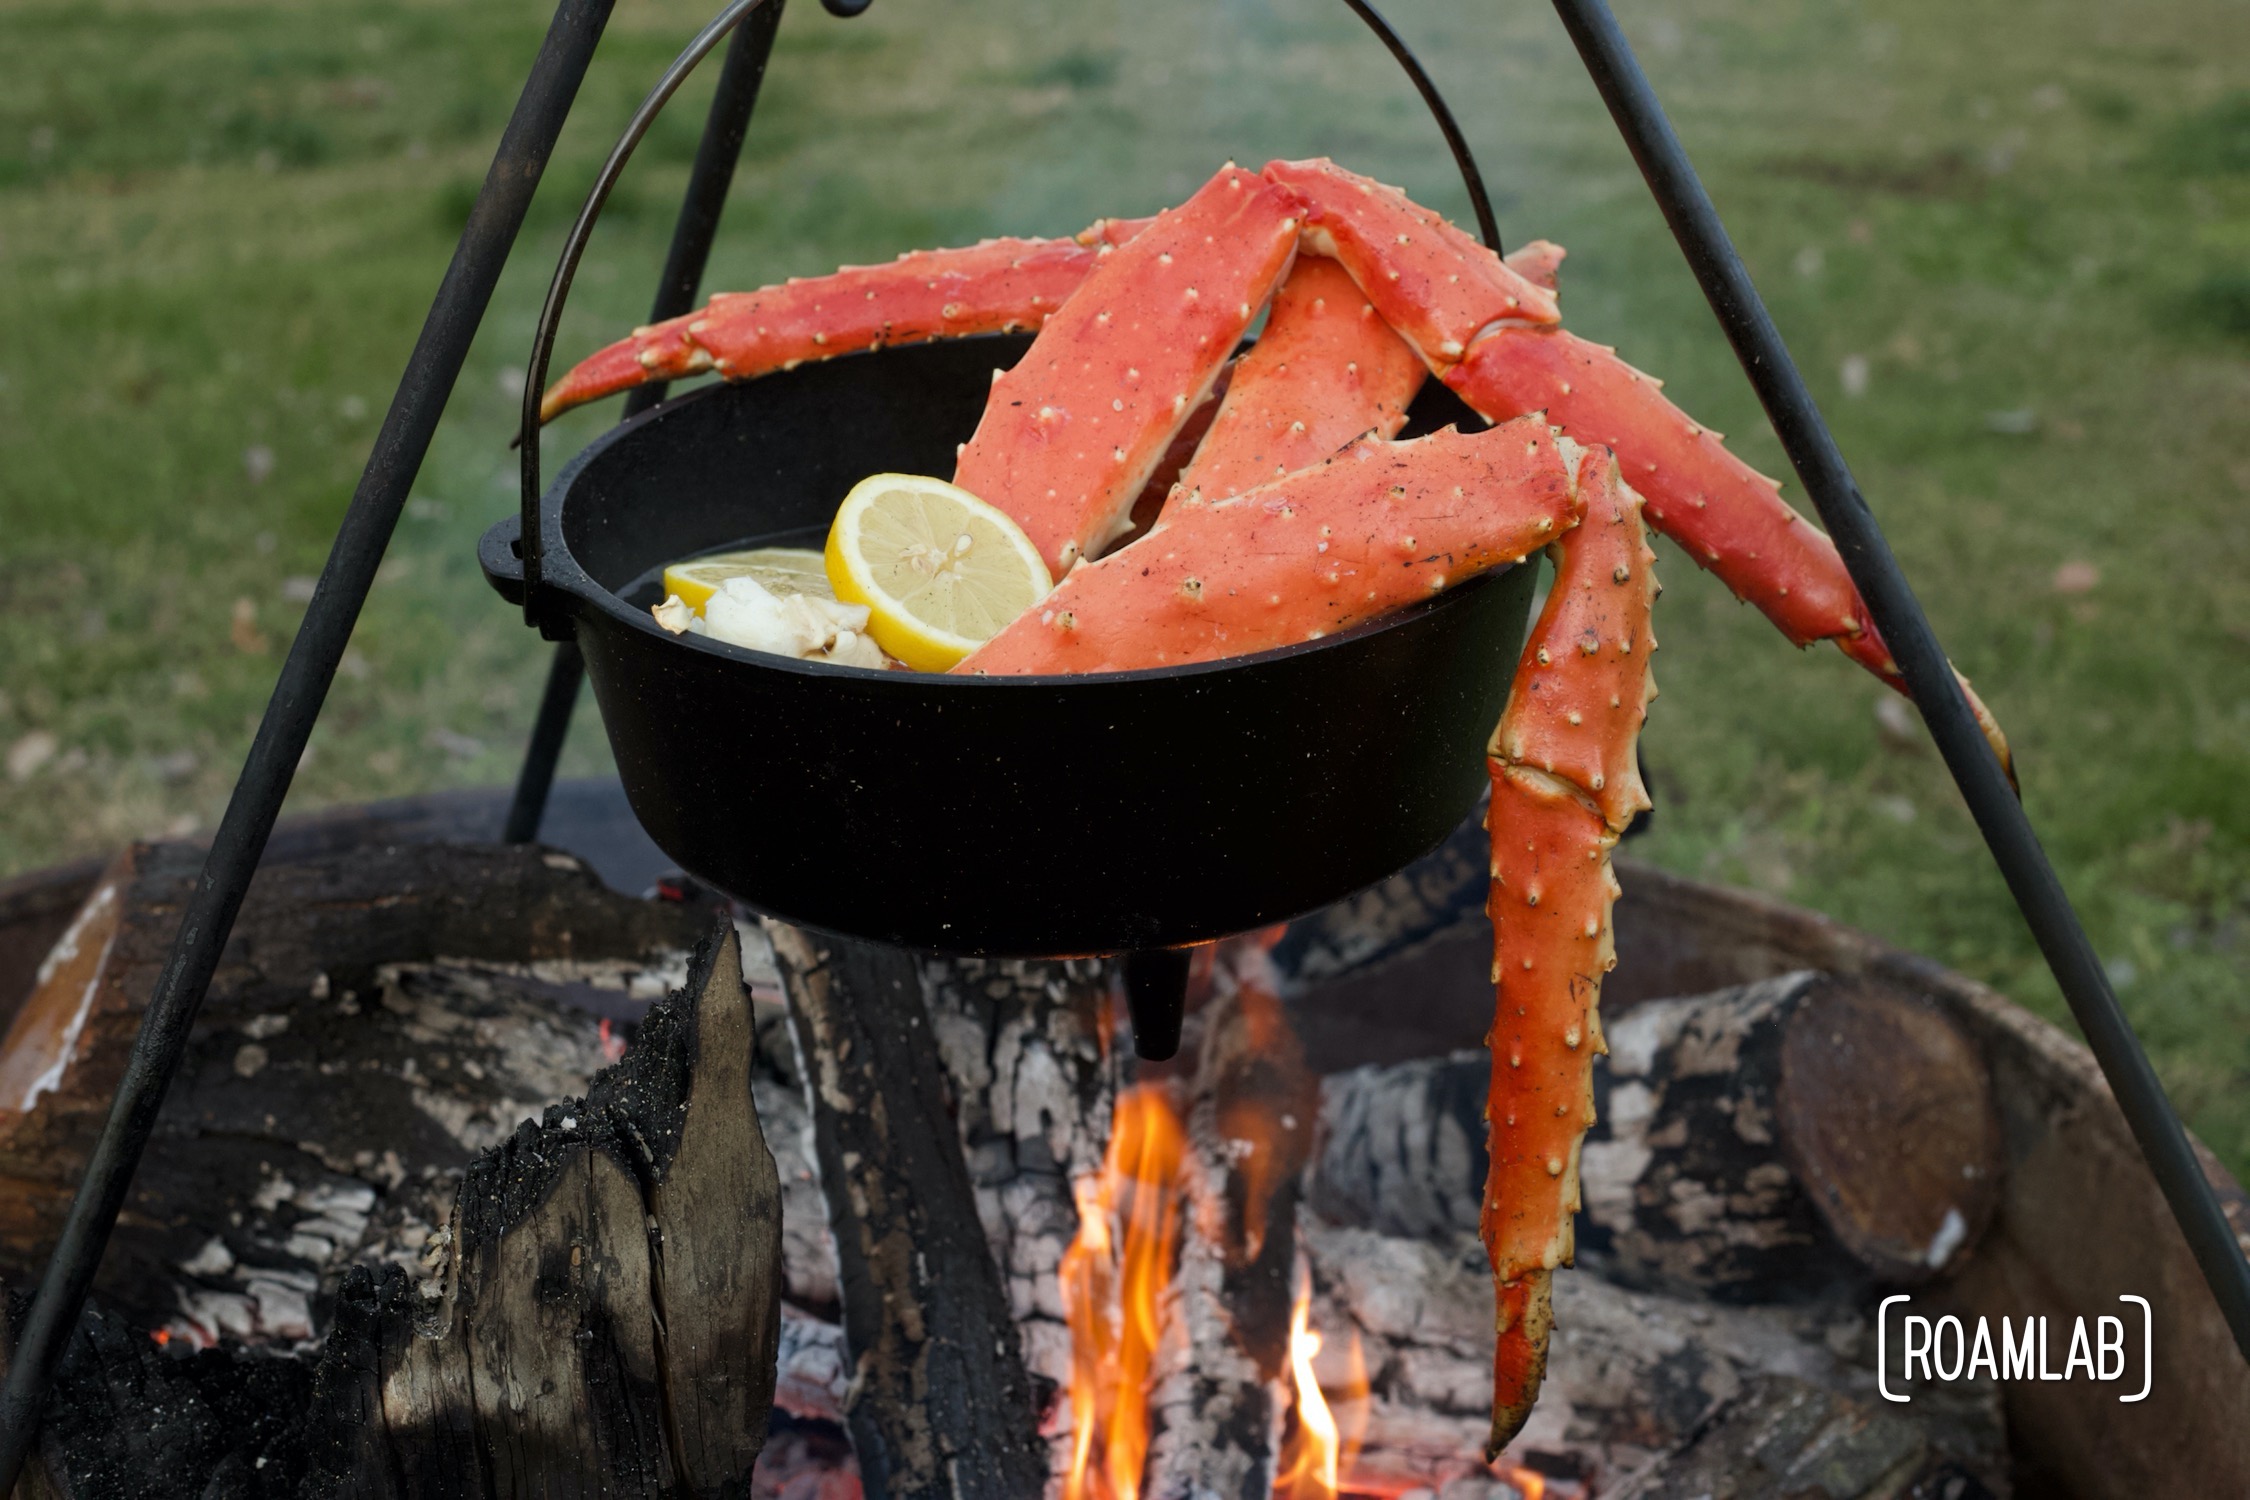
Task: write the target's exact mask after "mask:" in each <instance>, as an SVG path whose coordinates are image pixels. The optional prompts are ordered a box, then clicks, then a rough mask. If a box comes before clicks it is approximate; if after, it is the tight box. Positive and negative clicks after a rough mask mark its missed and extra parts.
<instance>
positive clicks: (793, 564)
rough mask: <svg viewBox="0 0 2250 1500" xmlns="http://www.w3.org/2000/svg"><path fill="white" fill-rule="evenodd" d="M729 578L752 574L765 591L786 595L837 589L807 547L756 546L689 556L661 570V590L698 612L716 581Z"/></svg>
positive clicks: (821, 594) (828, 595)
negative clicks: (676, 597) (662, 580)
mask: <svg viewBox="0 0 2250 1500" xmlns="http://www.w3.org/2000/svg"><path fill="white" fill-rule="evenodd" d="M729 578H755V579H756V580H757V581H758V582H760V583H762V584H764V585H765V587H766V591H767V592H768V593H771V594H779V595H783V596H785V597H786V596H787V595H790V594H809V595H811V596H812V597H813V598H816V599H833V598H835V597H836V591H835V590H834V589H832V588H830V587H829V585H828V569H827V568H826V566H825V565H824V564H823V563H822V562H821V557H820V554H819V553H817V552H815V551H813V550H812V549H811V548H810V547H755V548H752V549H751V550H749V551H747V552H714V553H712V554H710V555H709V556H707V557H692V558H689V559H688V560H687V561H686V562H676V563H674V564H672V565H671V566H670V567H668V568H666V569H665V570H664V592H665V593H667V594H677V595H679V596H680V602H681V603H682V604H685V605H686V606H687V607H688V608H689V609H692V610H694V611H695V612H696V613H697V614H701V613H703V606H704V605H706V604H708V603H710V602H711V596H712V595H713V594H715V593H717V592H718V591H719V585H721V584H723V583H725V582H726V581H727V580H728V579H729Z"/></svg>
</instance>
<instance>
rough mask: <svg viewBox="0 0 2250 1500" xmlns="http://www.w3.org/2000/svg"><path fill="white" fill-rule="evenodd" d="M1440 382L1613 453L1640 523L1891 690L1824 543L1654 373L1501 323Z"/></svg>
mask: <svg viewBox="0 0 2250 1500" xmlns="http://www.w3.org/2000/svg"><path fill="white" fill-rule="evenodd" d="M1445 383H1446V384H1447V385H1450V386H1452V387H1453V389H1454V390H1456V391H1458V392H1459V393H1460V395H1461V398H1462V399H1463V400H1465V401H1467V402H1468V403H1469V405H1470V406H1472V407H1474V408H1475V409H1476V410H1477V411H1478V412H1479V413H1480V414H1482V415H1483V416H1485V417H1488V418H1490V419H1492V420H1494V421H1505V420H1507V419H1508V418H1511V417H1516V416H1521V415H1523V414H1525V413H1527V412H1534V411H1543V412H1545V413H1546V415H1547V419H1548V420H1549V421H1551V422H1554V423H1556V424H1557V425H1558V426H1560V427H1561V428H1562V429H1563V430H1564V431H1565V432H1567V433H1568V434H1570V436H1571V437H1573V438H1575V439H1577V440H1578V441H1579V442H1582V443H1601V444H1605V445H1607V446H1608V447H1610V448H1613V449H1614V450H1616V453H1617V455H1618V460H1619V463H1620V466H1621V467H1622V469H1623V471H1624V473H1625V474H1626V475H1627V477H1628V478H1629V479H1630V480H1631V481H1632V483H1633V484H1634V485H1635V486H1636V487H1638V488H1639V489H1640V490H1641V491H1642V492H1643V493H1644V494H1645V495H1647V497H1648V519H1649V522H1650V524H1652V525H1654V526H1655V527H1656V529H1657V530H1659V531H1661V532H1663V533H1664V534H1665V535H1666V536H1669V537H1671V538H1672V539H1673V540H1674V541H1676V542H1678V543H1679V544H1680V545H1681V546H1682V547H1683V548H1685V549H1686V551H1687V554H1688V556H1690V557H1692V558H1693V559H1695V561H1696V562H1697V563H1698V564H1699V565H1700V566H1702V567H1704V568H1707V569H1709V570H1710V571H1711V572H1713V573H1716V574H1717V575H1718V576H1719V579H1720V581H1721V582H1723V583H1725V584H1726V586H1727V587H1728V588H1730V589H1732V590H1733V591H1734V593H1735V595H1736V597H1738V598H1741V599H1744V600H1747V601H1748V602H1750V603H1751V604H1754V605H1756V606H1757V607H1758V608H1759V609H1760V610H1761V611H1762V612H1763V613H1764V614H1765V616H1766V618H1767V619H1769V620H1771V621H1773V623H1774V624H1775V625H1776V626H1777V627H1779V629H1780V630H1781V633H1782V634H1783V635H1786V636H1787V637H1789V639H1790V640H1792V641H1794V642H1795V643H1796V644H1798V645H1800V646H1803V645H1807V644H1809V643H1810V642H1813V641H1820V640H1833V641H1834V642H1836V644H1837V645H1838V646H1840V647H1841V648H1842V649H1843V652H1844V654H1845V655H1846V656H1849V657H1850V658H1852V659H1853V660H1854V661H1856V662H1858V663H1860V664H1861V665H1862V666H1864V667H1866V668H1867V669H1868V670H1869V671H1871V672H1873V673H1875V675H1876V676H1878V677H1880V678H1882V679H1883V680H1884V681H1885V682H1887V683H1889V684H1890V685H1891V686H1892V687H1894V688H1897V689H1898V690H1899V691H1901V692H1904V691H1905V683H1904V681H1903V680H1902V679H1901V678H1900V677H1899V675H1898V668H1897V666H1896V665H1895V664H1893V662H1892V661H1891V654H1890V651H1889V649H1888V648H1887V647H1885V646H1884V645H1883V641H1882V637H1881V636H1880V635H1878V634H1877V633H1876V630H1875V624H1874V621H1873V620H1871V619H1869V618H1868V614H1867V606H1866V604H1865V603H1863V602H1862V601H1861V599H1860V597H1859V591H1858V589H1856V588H1854V587H1853V586H1852V581H1851V576H1850V575H1849V574H1848V573H1846V572H1845V571H1844V564H1843V560H1842V559H1841V558H1840V557H1838V556H1837V554H1836V546H1835V543H1833V542H1831V541H1830V540H1829V539H1828V537H1827V534H1826V533H1824V532H1822V531H1821V530H1820V529H1819V528H1817V527H1815V526H1813V525H1811V524H1810V523H1808V522H1807V521H1806V520H1805V518H1804V517H1803V516H1801V515H1799V514H1797V512H1796V511H1795V510H1794V509H1792V508H1791V507H1790V505H1789V504H1788V502H1787V501H1785V500H1783V499H1782V498H1781V495H1780V493H1779V492H1780V488H1781V487H1780V485H1779V484H1778V483H1776V482H1775V481H1774V480H1771V479H1768V478H1766V477H1765V476H1764V475H1763V474H1760V473H1759V472H1758V471H1757V470H1755V469H1753V468H1751V467H1750V466H1749V465H1748V464H1746V463H1744V462H1743V461H1742V460H1741V459H1739V458H1736V457H1735V456H1734V455H1733V454H1732V453H1729V452H1728V451H1727V450H1726V447H1725V445H1724V444H1723V443H1722V442H1721V441H1720V435H1719V434H1718V433H1716V432H1713V431H1712V430H1711V429H1709V428H1708V427H1705V426H1703V425H1702V424H1700V423H1698V422H1696V421H1695V420H1694V419H1693V418H1691V417H1689V416H1688V415H1687V414H1686V413H1685V412H1683V411H1681V410H1680V409H1679V408H1678V407H1676V406H1674V405H1673V404H1672V403H1671V402H1669V401H1667V400H1665V399H1664V396H1663V394H1662V392H1661V391H1660V390H1659V386H1660V385H1661V382H1659V381H1658V380H1656V379H1654V378H1653V377H1651V376H1648V375H1644V374H1642V373H1641V372H1640V371H1638V370H1636V369H1634V368H1633V367H1632V366H1631V365H1628V364H1626V363H1625V362H1624V361H1623V360H1621V359H1619V358H1618V357H1617V354H1616V351H1614V350H1612V349H1608V348H1605V347H1604V346H1602V345H1600V344H1593V343H1589V342H1587V341H1586V340H1585V339H1582V338H1579V337H1578V336H1577V335H1575V334H1571V333H1566V332H1564V331H1563V330H1562V329H1559V328H1528V327H1522V326H1507V325H1503V326H1501V327H1497V328H1494V329H1492V330H1491V331H1490V332H1488V333H1486V334H1485V335H1484V336H1483V337H1481V338H1479V339H1477V340H1476V341H1475V343H1474V344H1473V345H1472V346H1471V347H1470V349H1469V353H1468V357H1467V358H1466V359H1465V360H1463V361H1462V362H1461V363H1460V364H1459V365H1457V366H1455V367H1454V368H1453V369H1451V370H1449V371H1447V372H1446V373H1445ZM1968 685H1969V684H1968V679H1967V678H1962V679H1961V686H1962V688H1963V689H1964V690H1967V689H1968ZM1969 702H1970V704H1971V706H1972V707H1973V708H1974V709H1975V710H1976V715H1977V722H1978V723H1979V724H1980V725H1981V726H1983V729H1984V734H1985V738H1986V739H1987V740H1988V741H1990V742H1991V745H1992V748H1993V750H1994V751H1995V752H1996V753H1997V754H1998V755H1999V757H2000V763H2001V765H2002V766H2008V765H2009V764H2010V761H2009V754H2008V740H2007V736H2006V735H2004V734H2003V733H2001V730H2000V726H1999V724H1998V723H1996V722H1995V721H1994V719H1993V717H1992V714H1991V712H1990V711H1989V710H1988V709H1986V708H1985V706H1984V704H1983V702H1982V701H1981V700H1979V699H1978V698H1977V696H1976V694H1975V692H1973V691H1970V692H1969ZM2010 774H2011V775H2013V772H2012V771H2011V772H2010Z"/></svg>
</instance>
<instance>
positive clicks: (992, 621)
mask: <svg viewBox="0 0 2250 1500" xmlns="http://www.w3.org/2000/svg"><path fill="white" fill-rule="evenodd" d="M827 562H828V581H829V582H830V583H832V584H834V585H835V588H836V597H837V598H838V599H840V600H842V601H843V602H844V603H846V604H864V605H866V606H867V609H868V615H869V618H868V621H867V633H868V634H869V635H871V636H873V637H875V644H876V645H878V646H881V647H882V648H883V649H884V650H885V651H888V652H889V653H890V654H891V655H893V656H895V657H897V658H898V659H899V660H900V661H902V662H905V663H906V664H907V665H908V666H910V667H914V668H917V669H918V670H920V671H924V672H943V671H946V670H947V669H949V668H951V667H953V666H954V665H955V664H957V663H958V662H959V661H960V660H961V659H962V658H963V657H965V656H967V655H968V654H969V653H970V652H972V651H974V650H976V648H977V647H979V646H981V645H983V644H984V643H985V642H986V641H989V640H991V639H992V638H993V637H994V636H996V635H998V634H999V633H1000V631H1001V630H1002V629H1003V628H1004V627H1005V626H1006V625H1007V624H1008V622H1009V621H1011V620H1013V619H1015V617H1016V616H1018V615H1020V614H1022V613H1023V612H1024V611H1025V610H1027V609H1029V608H1031V606H1032V605H1034V604H1037V603H1038V602H1039V601H1040V600H1042V599H1044V598H1046V597H1047V594H1048V592H1049V591H1050V590H1051V589H1053V588H1054V586H1055V581H1054V579H1053V578H1052V577H1050V576H1049V575H1048V572H1047V564H1046V563H1045V562H1044V561H1042V560H1041V559H1040V556H1039V549H1038V548H1037V547H1034V546H1033V545H1032V544H1031V538H1030V537H1028V536H1025V535H1024V533H1023V528H1022V527H1021V526H1018V525H1017V524H1016V523H1015V522H1014V521H1013V520H1011V519H1009V517H1008V516H1007V514H1006V513H1005V512H1003V511H1000V510H996V509H995V508H993V507H992V506H990V505H987V504H985V503H984V502H983V501H982V500H979V499H978V498H977V497H976V496H974V495H972V494H970V493H969V492H968V491H967V490H964V489H960V488H957V487H955V486H953V485H950V484H947V483H946V482H945V481H944V480H942V479H928V478H924V477H922V476H920V475H915V474H877V475H875V476H874V477H873V478H870V479H863V480H861V481H860V482H859V483H858V484H857V485H855V486H853V487H852V492H851V493H850V494H849V495H846V496H845V497H844V503H843V505H842V507H841V508H839V509H838V510H837V512H836V524H835V525H834V526H833V527H831V528H830V529H829V532H828V553H827Z"/></svg>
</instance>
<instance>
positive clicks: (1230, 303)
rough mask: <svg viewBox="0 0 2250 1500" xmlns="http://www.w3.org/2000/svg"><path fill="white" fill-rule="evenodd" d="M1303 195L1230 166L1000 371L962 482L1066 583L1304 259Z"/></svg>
mask: <svg viewBox="0 0 2250 1500" xmlns="http://www.w3.org/2000/svg"><path fill="white" fill-rule="evenodd" d="M1297 213H1298V205H1297V202H1296V200H1295V198H1294V197H1293V196H1292V195H1291V194H1289V193H1286V192H1283V191H1281V190H1279V189H1277V188H1275V187H1274V186H1273V185H1272V184H1270V183H1268V182H1267V181H1266V180H1265V179H1264V178H1262V177H1260V176H1259V175H1258V174H1257V173H1255V172H1245V171H1243V170H1241V169H1240V168H1239V167H1227V168H1225V169H1223V170H1221V171H1220V172H1219V173H1218V175H1217V176H1215V177H1213V178H1212V179H1211V180H1210V181H1209V182H1207V183H1205V184H1204V185H1203V186H1202V187H1201V188H1200V189H1198V190H1197V192H1196V194H1195V196H1194V197H1192V198H1190V199H1188V201H1187V202H1185V203H1183V204H1181V205H1180V206H1179V207H1178V208H1172V209H1167V210H1165V211H1164V212H1163V213H1161V214H1158V215H1157V216H1156V222H1154V223H1153V224H1151V225H1149V227H1148V228H1146V229H1144V230H1142V231H1141V232H1140V233H1139V234H1137V235H1135V236H1134V237H1133V238H1132V239H1131V240H1130V241H1129V242H1127V243H1126V244H1125V245H1123V246H1121V247H1119V248H1116V249H1113V250H1111V251H1110V252H1109V254H1107V255H1106V256H1104V257H1102V260H1101V263H1100V264H1099V265H1097V266H1096V267H1095V268H1094V270H1093V272H1092V274H1090V275H1089V276H1087V278H1086V280H1085V282H1084V283H1083V284H1082V285H1081V286H1080V287H1079V288H1078V290H1077V292H1076V293H1074V294H1073V295H1072V296H1071V297H1070V299H1069V300H1068V301H1066V302H1065V303H1064V304H1063V305H1062V307H1061V308H1060V309H1058V310H1057V311H1055V312H1054V313H1051V314H1049V315H1048V318H1047V320H1046V323H1045V324H1044V325H1043V326H1042V327H1041V329H1040V331H1039V337H1038V338H1037V339H1035V340H1033V341H1032V345H1031V348H1030V350H1029V351H1028V352H1027V353H1025V355H1024V357H1023V358H1022V359H1021V360H1020V361H1018V362H1017V364H1016V365H1015V367H1014V368H1013V369H1010V370H1007V371H1005V372H1002V373H1000V374H998V375H996V376H995V377H994V379H993V384H992V394H991V396H990V398H989V399H988V400H987V401H986V403H985V408H984V420H983V421H981V422H979V423H978V424H977V430H976V433H975V434H974V435H973V436H972V437H971V438H970V439H969V441H968V442H967V443H966V444H964V445H963V447H962V449H961V455H960V462H959V464H958V465H957V467H956V470H955V474H954V480H955V482H956V483H957V484H959V485H960V486H961V487H962V488H964V489H966V490H968V491H969V492H970V493H972V494H974V495H977V496H979V497H981V498H982V499H984V500H986V501H989V502H990V503H992V504H993V505H996V506H998V507H999V508H1000V509H1002V510H1004V511H1006V512H1007V513H1008V514H1009V515H1011V516H1013V517H1014V518H1015V519H1016V521H1017V523H1018V524H1020V525H1021V526H1022V527H1023V529H1024V530H1025V532H1026V533H1028V534H1029V535H1030V537H1031V540H1032V543H1033V544H1034V545H1035V546H1037V547H1038V548H1039V551H1040V555H1041V556H1043V557H1045V558H1046V559H1047V565H1048V567H1050V568H1052V569H1053V570H1054V572H1055V575H1056V576H1057V577H1061V576H1062V575H1063V574H1064V573H1065V572H1067V571H1068V570H1069V568H1070V567H1071V565H1072V564H1074V563H1076V562H1077V561H1078V560H1079V559H1080V558H1081V557H1097V556H1099V555H1100V554H1101V552H1102V550H1103V549H1104V548H1105V547H1107V546H1108V545H1109V544H1110V543H1111V542H1113V541H1115V540H1116V539H1117V538H1118V537H1119V536H1121V535H1123V534H1124V532H1125V531H1126V530H1127V529H1129V527H1130V525H1131V512H1132V507H1133V501H1134V500H1135V499H1136V498H1138V497H1139V495H1140V493H1141V489H1142V487H1143V486H1144V485H1146V484H1147V483H1148V479H1149V475H1150V474H1151V473H1152V472H1153V471H1154V470H1155V468H1156V465H1157V463H1158V462H1159V461H1160V460H1161V459H1162V458H1163V456H1164V451H1165V449H1166V448H1168V447H1169V446H1170V445H1171V442H1172V437H1173V434H1174V433H1176V432H1178V431H1179V429H1180V428H1181V426H1182V425H1183V424H1185V423H1186V421H1187V420H1188V417H1189V414H1190V413H1191V412H1193V411H1194V409H1195V408H1196V407H1197V406H1199V405H1200V404H1201V403H1202V401H1203V398H1204V396H1205V395H1206V394H1208V393H1209V391H1210V388H1211V382H1212V380H1213V379H1215V378H1216V377H1217V375H1218V373H1219V369H1220V367H1221V366H1223V365H1224V364H1225V363H1226V362H1227V360H1228V359H1229V358H1230V357H1231V356H1232V355H1233V354H1234V350H1235V346H1236V345H1237V344H1239V343H1240V342H1241V341H1242V335H1243V334H1244V332H1246V331H1247V330H1248V329H1249V327H1250V322H1251V320H1252V319H1253V318H1255V317H1256V316H1257V313H1258V310H1259V309H1260V308H1262V307H1264V306H1265V304H1266V299H1267V298H1268V297H1270V296H1271V295H1272V293H1273V289H1274V287H1275V285H1276V284H1277V283H1279V282H1280V280H1281V278H1282V276H1283V275H1284V274H1285V273H1286V272H1287V270H1288V268H1289V263H1290V261H1291V260H1292V258H1294V256H1295V255H1296V253H1297Z"/></svg>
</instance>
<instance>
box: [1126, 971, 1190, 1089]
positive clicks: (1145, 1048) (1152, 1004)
mask: <svg viewBox="0 0 2250 1500" xmlns="http://www.w3.org/2000/svg"><path fill="white" fill-rule="evenodd" d="M1194 955H1195V950H1194V949H1193V948H1143V949H1141V950H1140V951H1138V952H1135V953H1128V954H1126V955H1125V1004H1126V1008H1127V1009H1128V1010H1129V1011H1130V1012H1131V1013H1132V1017H1133V1052H1134V1054H1135V1055H1136V1056H1138V1057H1140V1058H1142V1059H1144V1060H1145V1061H1148V1062H1164V1061H1167V1060H1168V1059H1170V1058H1171V1057H1172V1056H1173V1055H1174V1054H1176V1053H1177V1052H1178V1051H1179V1050H1180V1018H1181V1016H1182V1015H1184V1014H1185V1013H1186V1011H1187V984H1188V964H1189V962H1190V960H1191V959H1192V958H1193V957H1194Z"/></svg>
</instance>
